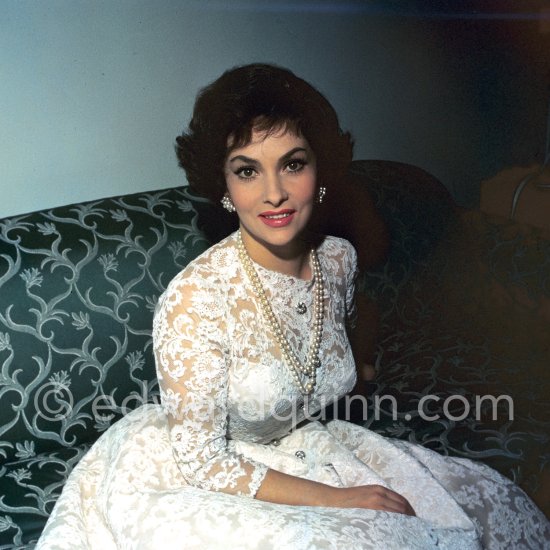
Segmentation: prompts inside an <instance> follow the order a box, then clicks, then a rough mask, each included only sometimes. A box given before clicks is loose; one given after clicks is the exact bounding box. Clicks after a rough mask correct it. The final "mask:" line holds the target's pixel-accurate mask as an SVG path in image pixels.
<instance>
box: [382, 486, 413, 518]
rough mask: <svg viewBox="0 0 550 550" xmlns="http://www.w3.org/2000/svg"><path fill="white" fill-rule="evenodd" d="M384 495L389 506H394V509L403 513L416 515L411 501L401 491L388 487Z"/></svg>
mask: <svg viewBox="0 0 550 550" xmlns="http://www.w3.org/2000/svg"><path fill="white" fill-rule="evenodd" d="M384 496H385V497H386V498H387V499H388V500H387V502H388V506H389V507H391V508H392V511H397V512H399V513H401V514H407V515H409V516H415V515H416V513H415V511H414V509H413V507H412V506H411V503H410V502H409V501H408V500H407V499H406V498H405V497H404V496H402V495H400V494H399V493H396V492H395V491H392V490H391V489H387V492H386V493H385V495H384Z"/></svg>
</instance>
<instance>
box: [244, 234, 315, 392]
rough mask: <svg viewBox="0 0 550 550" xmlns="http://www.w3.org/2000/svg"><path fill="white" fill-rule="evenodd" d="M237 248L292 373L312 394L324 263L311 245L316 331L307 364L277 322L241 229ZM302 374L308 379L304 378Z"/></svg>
mask: <svg viewBox="0 0 550 550" xmlns="http://www.w3.org/2000/svg"><path fill="white" fill-rule="evenodd" d="M237 248H238V251H239V259H240V261H241V264H242V266H243V268H244V270H245V272H246V275H247V276H248V279H249V280H250V282H251V283H252V288H253V289H254V292H255V294H256V296H257V297H258V300H259V302H260V307H261V309H262V312H263V314H264V317H265V318H266V320H267V323H268V324H269V327H270V328H271V331H272V332H273V334H274V335H275V339H276V340H277V344H279V347H280V349H281V353H282V355H283V359H284V361H285V363H286V365H287V366H288V368H289V371H290V374H291V375H292V379H293V381H294V383H295V384H296V385H297V386H298V388H299V390H300V392H301V393H302V394H303V395H310V394H311V393H313V390H314V388H315V382H316V371H317V369H318V368H319V365H320V361H319V348H320V346H321V337H322V334H323V317H324V313H325V304H324V295H325V285H324V281H323V273H322V271H321V264H320V263H319V258H318V257H317V253H316V252H315V249H313V248H312V249H311V265H312V268H313V280H314V289H313V333H312V336H311V343H310V348H309V354H308V357H307V360H306V363H305V365H302V364H301V363H300V360H299V359H298V357H296V354H295V353H294V351H293V350H292V348H291V347H290V344H289V343H288V340H287V339H286V338H285V335H284V334H283V331H282V329H281V326H280V324H279V323H278V322H277V319H276V317H275V314H274V313H273V309H272V308H271V305H270V303H269V301H268V299H267V296H266V294H265V290H264V287H263V286H262V282H261V281H260V278H259V277H258V274H257V273H256V270H255V269H254V266H253V265H252V260H251V259H250V256H249V255H248V252H247V250H246V248H245V246H244V243H243V239H242V236H241V232H240V231H239V232H238V234H237ZM303 378H305V379H306V381H305V382H304V380H303Z"/></svg>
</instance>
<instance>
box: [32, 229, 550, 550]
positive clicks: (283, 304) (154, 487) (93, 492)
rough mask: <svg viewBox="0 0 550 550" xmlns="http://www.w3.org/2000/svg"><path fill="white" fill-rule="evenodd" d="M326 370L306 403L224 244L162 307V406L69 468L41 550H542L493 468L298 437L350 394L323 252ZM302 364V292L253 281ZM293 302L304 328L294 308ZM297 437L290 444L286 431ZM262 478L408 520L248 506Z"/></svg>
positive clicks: (343, 312) (296, 284) (349, 439)
mask: <svg viewBox="0 0 550 550" xmlns="http://www.w3.org/2000/svg"><path fill="white" fill-rule="evenodd" d="M318 256H319V259H320V262H321V266H322V269H323V272H324V275H325V279H326V280H325V286H326V289H325V292H326V295H325V303H326V309H325V319H324V327H323V341H322V347H321V352H320V356H321V360H322V365H321V367H320V369H319V372H318V377H317V379H318V381H317V386H316V390H315V392H314V395H313V399H312V400H310V401H309V402H308V403H304V400H303V398H302V396H301V394H300V393H299V392H298V390H297V388H296V387H295V386H294V384H293V382H292V380H291V376H290V375H289V372H288V370H287V367H286V366H285V365H284V364H283V363H282V361H281V355H280V350H279V349H278V348H277V346H275V345H274V341H275V340H274V338H273V335H272V334H271V333H270V329H269V327H268V325H267V323H266V322H265V320H264V318H263V316H262V314H261V310H260V309H259V306H258V303H257V300H256V297H255V296H254V294H253V293H252V292H251V285H250V284H249V281H248V280H247V276H246V274H245V272H244V271H243V269H242V267H241V265H240V263H239V259H238V253H237V248H236V238H235V235H231V236H230V237H228V238H227V239H225V240H223V241H222V242H220V243H219V244H217V245H215V246H214V247H212V248H210V249H209V250H208V251H207V252H205V253H204V254H203V255H202V256H200V257H199V258H197V259H196V260H195V261H193V262H192V263H191V264H190V265H189V266H187V267H186V268H185V269H184V270H183V271H182V272H181V273H180V274H179V275H178V276H176V277H175V279H174V280H173V281H172V282H171V284H170V285H169V287H168V289H167V291H166V292H165V293H164V294H163V296H162V297H161V300H160V302H159V307H158V309H157V312H156V315H155V321H154V344H155V354H156V360H157V372H158V377H159V381H160V387H161V397H162V406H161V405H145V406H143V407H141V408H139V409H137V410H135V411H134V412H132V413H130V414H128V415H127V416H125V417H124V418H123V419H122V420H120V421H119V422H117V423H116V424H115V425H114V426H112V427H111V428H110V429H109V430H108V431H107V432H106V433H105V434H103V436H102V437H101V438H100V439H99V440H98V441H97V442H96V443H95V444H94V446H93V447H92V449H91V450H90V451H89V453H88V454H87V455H86V456H85V457H84V458H83V459H82V461H81V462H80V463H79V464H78V465H77V466H76V468H75V469H74V471H73V473H72V474H71V476H70V478H69V480H68V481H67V483H66V485H65V488H64V490H63V493H62V495H61V497H60V498H59V501H58V503H57V505H56V507H55V509H54V511H53V513H52V515H51V517H50V519H49V521H48V524H47V526H46V529H45V531H44V533H43V535H42V537H41V539H40V541H39V544H38V548H39V549H46V548H63V549H71V550H72V549H75V548H78V549H87V548H91V549H94V550H96V549H97V550H110V549H115V548H121V549H131V548H132V549H134V548H136V549H137V548H139V549H162V550H168V549H181V548H200V549H211V548H212V549H214V548H223V549H232V548H243V549H252V548H256V549H262V550H264V549H269V548H277V549H300V550H301V549H317V548H333V549H348V548H354V549H355V548H377V549H382V548H383V549H397V548H399V549H404V548H407V549H419V550H428V549H431V548H438V549H443V548H444V549H472V548H491V549H496V548H506V549H507V550H510V549H512V548H513V549H514V550H517V549H520V548H530V549H537V550H538V549H542V548H544V547H545V544H548V541H549V540H550V527H549V523H548V521H547V520H546V519H545V517H544V516H543V515H542V513H541V512H540V511H539V510H538V509H537V508H536V507H535V506H534V504H533V503H532V502H531V501H530V500H529V499H528V498H527V497H526V496H525V494H524V493H523V492H522V491H521V490H520V489H519V488H518V487H517V486H515V485H514V484H513V483H511V482H510V481H508V480H507V479H505V478H503V477H502V476H500V475H499V474H498V473H496V472H495V471H493V470H491V469H490V468H488V467H486V466H484V465H482V464H477V463H474V462H471V461H468V460H464V459H456V458H448V457H442V456H440V455H438V454H437V453H434V452H432V451H429V450H427V449H424V448H422V447H420V446H416V445H412V444H409V443H406V442H404V441H398V440H392V439H387V438H384V437H381V436H379V435H377V434H376V433H374V432H372V431H369V430H367V429H365V428H362V427H359V426H357V425H353V424H351V423H349V422H346V421H344V420H332V421H329V422H328V423H323V422H320V421H317V420H309V421H306V422H304V418H305V417H306V414H307V416H308V417H309V418H311V417H314V416H315V413H316V412H318V411H319V410H320V408H321V407H322V406H324V405H326V404H327V403H329V402H331V401H333V400H335V399H336V398H338V397H340V396H342V395H343V394H345V393H347V392H348V391H349V390H350V389H351V388H352V387H353V385H354V381H355V368H354V362H353V358H352V354H351V351H350V347H349V343H348V340H347V337H346V334H345V323H346V318H347V317H348V316H349V315H350V309H351V304H352V295H353V280H354V274H355V251H354V250H353V248H352V247H351V246H350V245H349V243H347V242H346V241H343V240H340V239H336V238H332V237H328V238H326V239H325V240H324V242H323V243H322V244H321V245H320V247H319V249H318ZM255 267H256V270H257V272H258V274H259V276H260V278H261V280H262V283H263V285H264V288H265V290H266V294H267V296H268V298H269V300H270V302H271V304H272V308H273V310H274V312H275V313H276V315H277V316H278V318H279V320H280V322H281V325H282V326H283V327H284V330H285V331H286V336H287V338H288V340H289V341H290V343H291V345H292V347H293V348H294V350H295V351H296V353H297V355H298V356H299V358H300V359H301V360H302V361H304V359H305V356H306V355H307V351H308V349H309V342H308V335H310V334H311V329H310V327H311V312H312V309H313V306H312V285H313V281H304V280H300V279H296V278H293V277H291V276H287V275H282V274H280V273H275V272H271V271H269V270H266V269H264V268H262V267H260V266H259V265H256V266H255ZM299 302H304V303H305V305H306V308H307V309H306V312H305V313H302V314H300V313H298V311H297V307H296V306H297V304H298V303H299ZM296 423H299V426H298V427H297V428H296V429H294V430H292V428H293V426H294V425H295V424H296ZM267 468H274V469H276V470H280V471H283V472H286V473H289V474H292V475H295V476H300V477H304V478H308V479H314V480H317V481H320V482H323V483H326V484H330V485H334V486H353V485H363V484H373V483H377V484H381V485H385V486H388V487H391V488H392V489H394V490H395V491H397V492H398V493H400V494H402V495H404V496H405V497H406V498H407V499H408V500H409V501H410V502H411V504H412V506H413V508H414V509H415V511H416V513H417V517H410V516H405V515H401V514H394V513H389V512H381V511H374V510H365V509H337V508H328V507H308V506H287V505H278V504H271V503H267V502H263V501H259V500H257V499H255V498H254V496H255V493H256V492H257V490H258V488H259V486H260V485H261V483H262V480H263V477H264V475H265V473H266V470H267Z"/></svg>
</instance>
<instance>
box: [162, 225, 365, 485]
mask: <svg viewBox="0 0 550 550" xmlns="http://www.w3.org/2000/svg"><path fill="white" fill-rule="evenodd" d="M342 243H343V241H340V240H337V239H333V238H327V239H325V241H324V243H323V244H322V245H321V248H320V261H321V265H322V268H323V271H324V273H326V274H327V275H326V276H325V278H326V296H325V300H327V297H328V296H331V297H338V296H340V297H343V298H340V300H338V298H336V299H333V301H334V304H333V307H332V308H330V309H329V310H328V311H327V314H326V316H325V325H326V326H325V327H324V332H323V334H324V338H323V343H322V347H321V351H320V355H321V356H322V357H323V361H322V365H321V367H320V369H319V371H318V384H317V388H316V391H315V393H314V396H313V399H309V400H308V403H307V412H308V413H310V414H311V413H315V412H316V411H318V410H319V409H320V408H321V407H322V406H323V405H325V404H326V403H329V402H332V401H333V400H334V399H335V398H338V397H340V396H341V395H342V394H343V393H347V392H348V391H350V390H351V389H352V387H353V385H354V382H355V368H354V364H353V358H352V356H351V351H350V350H349V346H348V345H347V338H346V334H345V323H346V319H347V316H348V312H351V310H352V309H353V305H352V299H351V297H352V294H351V293H349V292H348V293H346V289H348V288H352V287H353V277H354V267H353V266H354V265H355V251H354V250H353V248H351V247H350V246H349V245H347V246H343V244H342ZM256 268H257V271H258V273H259V276H260V277H261V278H262V280H263V284H264V287H265V289H266V293H267V296H268V299H269V300H270V303H271V304H272V307H273V310H274V312H275V314H276V315H277V316H278V318H279V319H280V320H281V325H282V326H283V327H285V330H286V336H287V339H288V341H289V342H290V345H291V346H293V348H294V349H295V350H296V353H297V355H298V357H299V358H300V360H301V361H305V357H306V355H307V343H308V338H307V335H308V334H309V333H310V331H311V328H310V327H311V326H312V319H311V316H312V311H313V304H312V292H311V288H312V286H313V284H314V281H313V280H310V281H305V280H301V279H297V278H295V277H289V276H286V275H282V274H280V273H276V272H272V271H269V270H267V269H264V268H262V267H261V266H259V265H257V266H256ZM346 296H347V300H346ZM299 302H302V303H304V304H306V312H305V314H300V313H298V312H297V309H296V307H295V306H296V304H297V303H299ZM153 340H154V347H155V355H156V359H157V374H158V378H159V385H160V391H161V397H162V401H163V404H164V409H165V411H166V414H167V416H168V419H169V424H170V427H171V428H170V432H171V440H172V445H173V449H174V454H175V457H176V461H177V463H178V465H179V467H180V469H181V471H182V474H183V476H184V477H185V479H186V481H187V482H188V483H190V484H192V485H195V486H197V487H201V488H205V489H210V490H222V491H225V492H234V493H237V494H243V495H250V496H253V495H254V494H255V493H256V491H257V489H258V487H259V484H260V482H261V480H262V479H263V475H264V474H265V471H266V467H265V466H264V465H262V464H257V463H254V462H251V461H250V460H248V459H246V458H244V457H242V456H237V455H235V453H234V452H233V451H232V450H231V445H228V439H227V437H226V434H228V435H229V439H230V440H250V441H255V442H261V443H267V442H269V441H271V440H273V439H275V438H278V437H281V436H282V435H286V434H287V433H288V432H289V431H290V430H291V429H292V427H293V424H296V423H298V422H300V421H302V420H303V419H304V416H305V411H306V408H305V407H304V402H303V398H302V396H301V394H300V392H299V391H298V389H297V388H296V387H295V386H294V385H293V383H292V379H291V376H290V373H289V372H288V370H287V367H286V365H285V364H284V362H283V360H282V358H281V352H280V350H279V349H278V347H277V346H275V345H274V342H275V338H274V336H273V335H272V334H270V329H269V326H268V324H267V322H266V321H265V319H264V318H263V316H262V314H261V309H259V305H258V303H257V298H256V296H255V295H254V293H253V291H252V290H251V285H250V284H249V282H248V281H247V280H246V273H245V272H244V270H243V268H242V266H241V265H240V263H239V260H238V255H237V250H236V243H235V235H232V236H230V237H228V238H227V239H224V240H223V241H222V242H221V243H219V244H218V245H216V246H214V247H212V248H211V249H209V250H208V251H207V252H206V253H204V254H203V255H202V256H201V257H199V258H197V259H196V260H195V261H194V262H192V264H190V265H189V266H188V268H186V269H184V270H183V271H182V272H181V273H180V274H179V275H178V276H177V277H176V278H175V279H174V280H173V281H172V282H171V283H170V285H169V286H168V288H167V290H166V292H165V294H164V295H163V296H162V297H161V299H160V300H159V306H158V308H157V312H156V315H155V319H154V323H153ZM304 342H305V343H304Z"/></svg>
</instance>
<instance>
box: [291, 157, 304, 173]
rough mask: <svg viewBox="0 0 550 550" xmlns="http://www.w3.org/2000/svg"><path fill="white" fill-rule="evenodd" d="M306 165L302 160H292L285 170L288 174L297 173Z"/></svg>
mask: <svg viewBox="0 0 550 550" xmlns="http://www.w3.org/2000/svg"><path fill="white" fill-rule="evenodd" d="M306 164H307V162H306V161H305V160H303V159H292V160H289V161H288V163H287V165H286V168H287V170H288V171H289V172H299V171H300V170H302V168H304V166H305V165H306Z"/></svg>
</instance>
